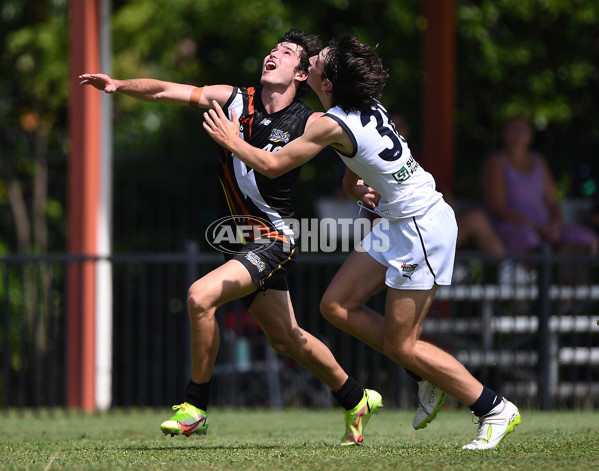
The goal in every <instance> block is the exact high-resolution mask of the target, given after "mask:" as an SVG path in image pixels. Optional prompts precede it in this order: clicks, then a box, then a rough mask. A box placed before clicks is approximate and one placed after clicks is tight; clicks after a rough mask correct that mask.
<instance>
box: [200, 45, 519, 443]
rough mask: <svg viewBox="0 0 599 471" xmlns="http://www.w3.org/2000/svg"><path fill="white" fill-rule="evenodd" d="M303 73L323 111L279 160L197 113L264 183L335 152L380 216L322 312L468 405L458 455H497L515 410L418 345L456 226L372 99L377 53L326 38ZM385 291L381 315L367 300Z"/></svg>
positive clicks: (382, 77)
mask: <svg viewBox="0 0 599 471" xmlns="http://www.w3.org/2000/svg"><path fill="white" fill-rule="evenodd" d="M309 73H310V76H309V78H308V83H309V85H310V87H311V88H312V90H314V92H315V93H316V94H317V95H318V97H319V99H320V101H321V103H322V104H323V106H324V107H325V109H326V110H327V111H326V113H325V114H324V115H323V116H322V117H321V118H319V119H317V120H316V121H315V122H314V123H313V124H312V125H311V126H310V127H309V128H308V129H307V130H306V132H305V133H304V134H303V135H302V136H301V137H299V138H298V139H296V140H294V141H293V142H291V143H289V144H288V145H287V146H285V147H284V148H283V149H281V150H280V151H279V152H277V154H276V157H273V155H272V154H269V153H268V152H264V151H262V150H260V149H256V148H253V147H251V146H249V145H247V143H245V142H243V141H242V140H241V139H239V138H238V122H237V120H236V118H235V116H234V115H233V116H232V118H233V121H232V122H231V121H229V120H228V119H227V117H226V116H225V115H224V113H223V112H222V110H221V109H220V107H218V106H217V105H215V108H214V109H213V110H210V111H209V112H207V113H205V114H204V116H205V121H204V128H205V129H206V131H207V132H208V133H209V134H210V136H211V137H212V138H213V139H214V140H216V141H217V142H218V143H219V144H221V145H223V146H224V147H226V148H228V149H230V150H231V151H232V152H233V153H234V154H235V155H237V156H238V157H239V158H240V159H241V160H242V161H244V162H245V163H246V164H248V165H249V166H251V167H253V168H254V169H255V170H257V171H259V172H261V173H264V174H265V175H268V176H276V175H279V174H280V173H282V172H286V171H289V170H290V169H292V168H294V167H296V166H298V165H301V164H303V163H305V162H306V161H308V160H309V159H311V158H312V157H314V156H315V155H317V154H318V153H319V152H320V151H321V150H322V149H324V148H325V147H327V146H331V147H332V148H333V149H335V150H336V151H337V153H338V154H339V156H340V157H341V159H342V160H343V161H344V163H345V164H346V165H347V167H348V169H347V172H346V175H345V178H344V188H345V189H346V191H347V192H348V193H349V194H350V195H351V196H353V197H354V198H356V199H358V200H359V201H361V202H362V203H363V204H364V205H366V206H368V207H370V209H371V210H373V211H376V212H377V213H378V214H379V215H380V216H382V217H383V219H382V220H381V222H380V224H379V225H380V226H382V227H380V228H378V229H377V230H373V231H371V233H370V234H368V235H367V236H366V238H365V239H364V240H363V241H362V250H355V251H354V252H352V253H351V255H350V256H349V257H348V259H347V261H346V262H345V263H344V265H343V266H342V267H341V268H340V270H339V272H338V273H337V274H336V276H335V277H334V279H333V280H332V282H331V284H330V285H329V287H328V288H327V290H326V292H325V294H324V296H323V298H322V301H321V311H322V313H323V315H324V316H325V317H326V318H327V319H328V320H329V321H330V322H332V323H333V324H334V325H336V326H337V327H339V328H341V329H342V330H344V331H346V332H349V333H351V334H352V335H354V336H355V337H357V338H359V339H361V340H362V341H364V342H365V343H367V344H368V345H370V346H372V347H373V348H375V349H377V350H379V351H380V352H383V353H384V354H385V355H387V356H388V357H389V358H390V359H392V360H393V361H395V362H396V363H398V364H400V365H402V366H404V367H405V368H407V369H409V370H411V371H413V372H415V373H416V374H417V375H419V376H420V377H421V378H424V379H425V380H428V382H430V383H431V384H433V385H435V386H436V387H437V388H439V389H440V390H443V391H446V392H447V393H448V394H451V395H452V396H454V397H455V398H456V399H458V400H459V401H461V402H462V403H464V404H466V405H467V406H469V407H470V409H471V410H472V412H473V413H474V414H475V415H476V416H477V417H479V421H478V424H479V427H478V435H477V438H476V439H475V440H474V441H473V442H471V443H469V444H467V445H464V448H465V449H472V450H478V449H490V448H494V447H496V446H497V445H498V444H499V443H500V442H501V441H502V440H503V438H504V437H505V436H506V435H507V434H509V433H511V432H513V430H514V427H515V426H516V425H518V424H519V423H520V413H519V411H518V408H517V407H516V406H515V405H514V404H513V403H511V402H510V401H508V400H507V399H505V398H502V397H500V396H498V395H497V394H496V393H495V392H494V391H493V390H491V389H489V388H488V387H486V386H483V384H481V383H480V382H479V381H478V380H477V379H476V378H474V377H473V376H472V374H470V372H469V371H468V370H467V369H466V368H465V367H464V366H463V365H462V364H461V363H460V362H459V361H458V360H456V359H455V358H454V357H453V356H451V355H450V354H449V353H447V352H445V351H443V350H442V349H440V348H438V347H436V346H434V345H432V344H430V343H427V342H424V341H422V340H420V338H419V337H420V333H421V329H422V322H423V320H424V318H425V316H426V314H427V312H428V310H429V308H430V305H431V303H432V301H433V297H434V294H435V290H436V287H437V285H448V284H450V283H451V274H452V270H453V262H454V256H455V242H456V237H457V224H456V221H455V216H454V213H453V211H452V209H451V207H450V206H449V205H448V204H447V203H446V202H445V201H444V200H443V198H442V195H441V194H440V193H439V192H437V191H436V190H435V182H434V180H433V177H432V176H431V175H430V174H429V173H427V172H425V171H424V170H423V169H422V167H420V166H419V165H418V163H417V162H415V161H414V159H413V158H412V156H411V153H410V150H409V147H408V145H407V143H406V141H405V139H403V138H402V137H401V136H400V135H399V134H398V133H397V132H396V130H395V127H394V126H393V124H392V122H391V120H390V118H389V115H388V113H387V111H386V110H385V109H384V107H383V106H382V105H381V104H380V103H379V102H378V98H379V97H380V96H381V94H382V90H383V88H384V86H385V84H386V80H387V77H388V74H387V72H386V70H385V69H384V68H383V65H382V63H381V61H380V59H379V57H378V56H377V55H376V53H375V52H374V50H373V49H372V48H371V47H370V46H368V45H366V44H364V43H362V42H360V41H359V40H357V39H356V38H353V37H350V36H345V37H342V38H338V39H334V40H332V41H331V42H330V44H329V46H328V47H327V48H325V49H324V50H322V51H321V52H320V53H319V55H318V56H314V57H312V58H311V59H310V69H309ZM364 182H367V185H366V184H365V183H364ZM384 287H386V288H387V298H386V305H385V316H384V317H382V316H380V315H379V314H377V313H376V312H374V311H372V310H371V309H369V308H367V307H366V306H365V304H364V303H365V302H366V300H367V299H368V298H369V297H370V296H372V295H373V294H374V293H376V292H378V291H380V290H381V289H382V288H384ZM434 412H436V411H434Z"/></svg>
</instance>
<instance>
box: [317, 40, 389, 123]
mask: <svg viewBox="0 0 599 471" xmlns="http://www.w3.org/2000/svg"><path fill="white" fill-rule="evenodd" d="M328 47H329V49H328V51H327V55H326V57H325V58H324V66H323V78H326V79H328V80H329V81H330V82H332V84H333V92H332V95H331V100H332V105H333V106H339V107H340V108H341V109H342V110H343V111H345V112H346V113H349V112H351V111H367V110H368V109H370V107H371V106H372V105H373V103H374V101H375V100H378V99H379V98H380V97H381V95H382V93H383V89H384V88H385V85H386V84H387V79H388V78H389V73H388V72H387V70H386V69H385V68H384V67H383V63H382V61H381V59H380V58H379V56H378V55H377V54H376V52H374V49H373V48H372V47H370V46H369V45H368V44H365V43H363V42H361V41H359V40H358V39H356V38H355V37H353V36H341V37H339V38H334V39H332V40H331V42H330V43H329V46H328Z"/></svg>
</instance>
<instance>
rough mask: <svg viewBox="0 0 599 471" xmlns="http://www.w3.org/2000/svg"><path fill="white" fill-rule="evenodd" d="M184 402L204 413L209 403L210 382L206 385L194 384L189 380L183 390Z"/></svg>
mask: <svg viewBox="0 0 599 471" xmlns="http://www.w3.org/2000/svg"><path fill="white" fill-rule="evenodd" d="M185 402H188V403H190V404H191V405H192V406H195V407H197V408H198V409H202V410H203V411H204V412H206V409H208V402H210V381H208V382H207V383H194V382H193V381H192V380H189V383H187V388H186V389H185Z"/></svg>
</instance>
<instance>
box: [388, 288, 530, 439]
mask: <svg viewBox="0 0 599 471" xmlns="http://www.w3.org/2000/svg"><path fill="white" fill-rule="evenodd" d="M435 289H436V288H432V289H431V290H427V291H423V290H399V289H392V288H390V289H389V290H388V293H387V300H386V305H385V334H384V341H383V342H384V343H383V346H384V350H385V353H386V355H387V356H389V358H391V359H392V360H394V361H396V362H397V363H399V364H400V365H402V366H404V367H406V368H409V369H410V370H412V371H414V372H415V373H417V374H418V375H420V376H421V377H422V378H424V379H426V380H428V381H429V382H431V383H432V384H435V385H437V386H438V387H439V388H441V389H442V390H443V391H446V392H447V393H448V394H451V395H452V396H454V397H455V398H456V399H458V400H459V401H461V402H462V403H464V404H465V405H467V406H469V407H470V409H471V410H472V412H473V413H474V414H475V415H477V416H478V417H479V430H478V437H477V439H476V440H474V441H473V442H472V443H471V444H468V445H466V446H464V448H465V449H490V448H494V447H496V446H497V445H498V444H499V443H500V442H501V441H502V440H503V438H504V437H505V436H506V435H507V434H509V433H512V432H513V431H514V427H515V426H516V425H518V424H519V423H520V413H519V411H518V408H517V407H516V406H515V405H514V404H512V403H511V402H509V401H507V400H506V399H505V398H501V397H499V396H498V395H497V394H495V392H494V391H492V390H491V389H489V388H487V387H485V386H483V385H482V384H481V383H480V382H479V381H478V380H477V379H476V378H474V376H472V375H471V374H470V372H469V371H468V370H467V369H466V368H465V367H464V366H463V365H462V364H461V363H460V362H459V361H458V360H456V359H455V358H454V357H453V356H452V355H450V354H449V353H447V352H445V351H443V350H442V349H440V348H438V347H436V346H435V345H432V344H430V343H428V342H424V341H422V340H420V339H419V337H420V332H421V325H422V322H423V320H424V317H425V316H426V314H427V312H428V310H429V308H430V305H431V302H432V299H433V296H434V292H435Z"/></svg>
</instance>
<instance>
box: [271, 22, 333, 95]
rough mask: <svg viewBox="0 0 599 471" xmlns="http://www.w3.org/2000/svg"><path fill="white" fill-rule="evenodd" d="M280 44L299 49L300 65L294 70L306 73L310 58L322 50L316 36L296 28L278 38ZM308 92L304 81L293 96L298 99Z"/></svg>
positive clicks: (308, 88) (306, 82)
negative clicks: (288, 44)
mask: <svg viewBox="0 0 599 471" xmlns="http://www.w3.org/2000/svg"><path fill="white" fill-rule="evenodd" d="M281 43H292V44H297V45H298V46H300V47H301V51H300V63H299V66H298V67H297V69H296V70H303V71H304V72H306V73H308V68H309V67H310V57H312V56H316V55H317V54H318V53H319V52H320V50H321V49H322V43H321V42H320V38H319V37H318V36H316V35H315V34H311V33H308V32H306V31H302V30H300V29H297V28H292V29H290V30H289V31H287V32H286V33H285V34H284V35H283V36H282V37H280V38H279V42H278V44H281ZM308 90H310V86H309V85H308V81H307V80H305V81H303V82H301V83H300V85H299V88H298V90H297V93H296V94H295V96H296V97H300V96H302V95H304V94H305V93H306V92H307V91H308Z"/></svg>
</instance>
